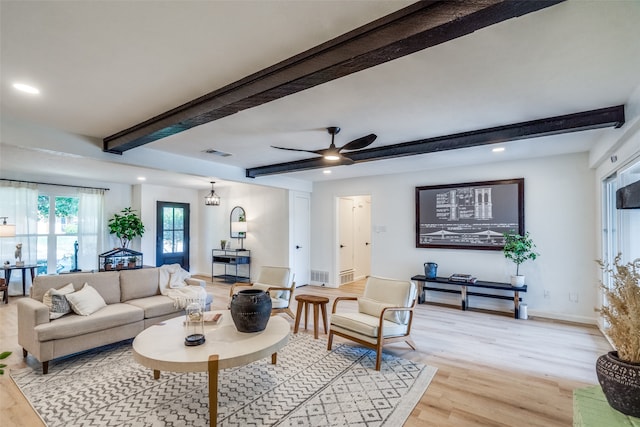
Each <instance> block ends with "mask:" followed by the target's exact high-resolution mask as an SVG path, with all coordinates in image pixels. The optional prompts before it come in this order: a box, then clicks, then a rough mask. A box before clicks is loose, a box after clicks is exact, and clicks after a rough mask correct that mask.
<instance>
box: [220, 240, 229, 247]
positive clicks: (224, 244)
mask: <svg viewBox="0 0 640 427" xmlns="http://www.w3.org/2000/svg"><path fill="white" fill-rule="evenodd" d="M226 247H227V241H226V240H220V249H224V248H226Z"/></svg>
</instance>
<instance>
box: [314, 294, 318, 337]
mask: <svg viewBox="0 0 640 427" xmlns="http://www.w3.org/2000/svg"><path fill="white" fill-rule="evenodd" d="M313 338H314V339H318V304H316V303H314V304H313Z"/></svg>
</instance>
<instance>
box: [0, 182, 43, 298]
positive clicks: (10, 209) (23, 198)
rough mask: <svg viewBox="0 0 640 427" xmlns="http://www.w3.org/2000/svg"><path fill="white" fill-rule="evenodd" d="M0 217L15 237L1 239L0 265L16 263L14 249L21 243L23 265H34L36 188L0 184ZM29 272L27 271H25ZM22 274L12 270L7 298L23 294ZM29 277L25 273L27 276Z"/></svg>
mask: <svg viewBox="0 0 640 427" xmlns="http://www.w3.org/2000/svg"><path fill="white" fill-rule="evenodd" d="M0 216H2V217H7V224H15V225H16V236H15V237H0V257H1V258H0V261H1V263H2V264H4V263H5V262H6V261H9V263H10V264H12V265H13V264H15V263H16V258H15V252H16V245H17V244H19V243H22V261H24V263H25V265H29V264H36V263H37V243H38V238H37V236H36V233H37V231H38V186H37V185H36V184H31V183H26V182H18V181H4V180H3V181H0ZM27 271H28V270H27ZM20 274H21V270H14V271H13V272H12V274H11V283H9V295H17V294H20V295H21V294H22V276H21V275H20ZM27 274H28V273H27Z"/></svg>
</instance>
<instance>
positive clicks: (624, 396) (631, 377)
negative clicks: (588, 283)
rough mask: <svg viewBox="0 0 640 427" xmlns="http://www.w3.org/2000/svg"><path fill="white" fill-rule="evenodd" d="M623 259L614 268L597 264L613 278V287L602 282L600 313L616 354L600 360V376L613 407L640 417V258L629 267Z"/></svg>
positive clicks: (599, 262) (618, 258)
mask: <svg viewBox="0 0 640 427" xmlns="http://www.w3.org/2000/svg"><path fill="white" fill-rule="evenodd" d="M621 258H622V257H621V255H618V256H616V257H615V259H614V265H613V267H610V266H608V265H605V264H604V263H603V262H602V261H597V262H598V264H600V268H601V269H602V271H603V272H605V273H608V274H609V275H610V277H611V279H612V280H611V282H612V283H611V286H606V285H605V284H604V283H602V282H601V283H600V287H601V289H602V293H603V295H604V297H605V299H606V303H605V304H604V305H603V306H602V307H601V308H600V309H599V310H598V311H599V312H600V314H601V315H602V317H603V318H604V319H605V320H606V322H607V323H608V326H607V327H606V334H607V336H608V337H609V338H610V339H611V342H612V343H613V347H614V348H615V349H616V351H611V352H609V353H607V354H604V355H602V356H600V357H599V358H598V361H597V362H596V373H597V375H598V382H599V383H600V386H601V387H602V392H603V393H604V395H605V397H606V398H607V401H608V402H609V405H611V407H613V408H614V409H617V410H618V411H620V412H622V413H623V414H626V415H631V416H633V417H640V258H638V259H636V260H635V261H633V262H629V263H627V264H621V263H620V261H621Z"/></svg>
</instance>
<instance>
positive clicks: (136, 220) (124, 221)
mask: <svg viewBox="0 0 640 427" xmlns="http://www.w3.org/2000/svg"><path fill="white" fill-rule="evenodd" d="M109 234H115V235H116V237H118V239H120V244H121V245H122V248H127V247H128V246H129V243H131V240H133V239H134V238H135V237H142V235H143V234H144V225H143V224H142V220H141V219H140V217H139V216H138V214H137V213H136V211H134V210H133V209H131V208H130V207H128V208H124V209H122V211H120V213H115V214H113V217H112V218H111V219H110V220H109Z"/></svg>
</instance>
